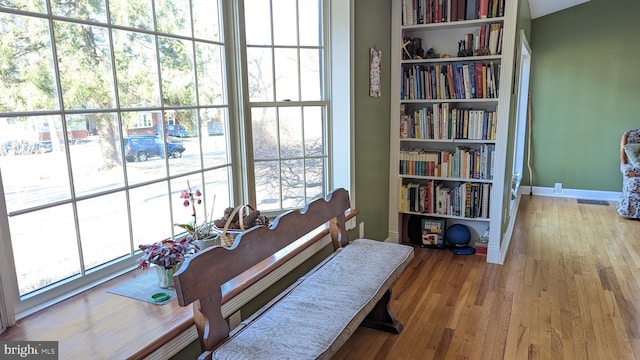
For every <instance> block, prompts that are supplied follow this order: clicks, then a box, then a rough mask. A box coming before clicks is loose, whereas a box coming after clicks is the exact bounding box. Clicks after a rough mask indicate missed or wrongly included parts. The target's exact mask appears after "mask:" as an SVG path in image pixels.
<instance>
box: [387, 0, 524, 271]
mask: <svg viewBox="0 0 640 360" xmlns="http://www.w3.org/2000/svg"><path fill="white" fill-rule="evenodd" d="M460 3H462V4H463V5H464V16H463V19H464V18H465V17H466V18H467V20H463V19H459V18H458V20H459V21H448V20H456V18H455V16H458V17H459V16H461V14H460V13H459V11H460V10H459V9H457V4H460ZM413 4H416V5H415V6H417V7H418V8H417V9H413V10H414V12H412V13H410V12H409V11H410V10H412V9H411V7H412V6H414V5H413ZM443 4H444V8H443V7H442V6H443ZM468 4H478V6H479V7H478V8H476V13H475V18H473V17H472V16H471V17H470V16H469V15H470V14H471V15H473V11H471V13H469V12H468V10H469V9H468V8H467V6H468ZM493 4H495V9H496V10H494V12H493V13H492V12H491V9H492V6H493ZM453 6H456V9H454V8H453ZM472 6H473V5H472ZM480 6H487V7H488V9H489V12H488V13H489V16H487V17H486V18H479V17H481V16H480V15H481V12H482V11H481V9H480ZM516 13H517V4H515V3H514V2H512V1H505V0H445V1H437V0H417V1H410V0H392V27H391V28H392V34H391V39H392V49H394V50H393V51H392V53H391V68H392V69H398V71H392V79H391V94H392V95H391V96H392V100H391V115H390V126H391V131H392V135H391V140H390V143H391V148H390V189H389V193H390V210H389V211H390V212H389V215H390V216H389V219H390V220H389V231H390V233H389V235H390V236H389V237H390V238H391V239H394V238H397V240H398V242H410V239H409V238H408V236H409V233H412V230H411V229H409V228H408V226H410V225H408V224H416V223H417V221H416V220H415V217H435V218H442V219H445V223H446V227H449V226H451V225H453V224H464V225H466V226H467V227H468V228H469V230H470V231H471V233H472V239H471V242H470V243H471V244H473V243H475V242H476V241H477V240H478V239H479V238H480V236H482V235H483V234H484V233H485V231H486V230H487V228H489V234H490V236H489V245H488V253H489V254H488V256H487V261H488V262H497V261H496V259H498V258H499V256H500V254H499V252H500V243H501V241H502V239H501V232H502V223H501V219H502V213H503V203H505V201H503V199H504V197H505V196H508V195H509V194H508V193H506V192H508V190H509V189H505V185H504V184H505V183H506V182H505V175H504V173H505V168H506V161H505V158H506V144H507V142H508V141H507V137H508V132H509V131H508V128H509V111H510V101H511V94H510V92H511V83H512V81H513V80H512V73H513V70H512V67H513V66H512V64H513V62H514V45H513V44H514V41H515V17H516V16H515V15H516ZM455 14H457V15H455ZM503 14H504V16H502V15H503ZM434 19H435V20H434ZM395 49H397V50H395ZM396 129H397V130H396ZM398 131H399V134H400V136H398V135H397V134H398ZM505 191H506V192H505ZM445 240H446V239H445Z"/></svg>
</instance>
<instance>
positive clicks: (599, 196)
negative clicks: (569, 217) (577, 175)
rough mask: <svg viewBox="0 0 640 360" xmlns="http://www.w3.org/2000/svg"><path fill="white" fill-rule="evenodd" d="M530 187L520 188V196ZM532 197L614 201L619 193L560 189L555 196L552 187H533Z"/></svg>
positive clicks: (527, 192)
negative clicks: (560, 191)
mask: <svg viewBox="0 0 640 360" xmlns="http://www.w3.org/2000/svg"><path fill="white" fill-rule="evenodd" d="M530 189H531V187H530V186H521V187H520V194H522V195H528V194H529V192H530ZM533 195H539V196H554V197H565V198H573V199H589V200H607V201H616V200H618V198H619V197H620V192H616V191H600V190H582V189H562V193H559V194H556V193H554V192H553V188H552V187H540V186H534V187H533Z"/></svg>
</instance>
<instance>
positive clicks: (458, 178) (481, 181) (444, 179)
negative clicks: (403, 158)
mask: <svg viewBox="0 0 640 360" xmlns="http://www.w3.org/2000/svg"><path fill="white" fill-rule="evenodd" d="M399 177H400V178H402V179H412V180H414V179H415V180H419V179H422V180H439V181H455V182H472V183H488V184H491V183H492V182H493V179H476V178H462V177H446V176H423V175H404V174H400V175H399Z"/></svg>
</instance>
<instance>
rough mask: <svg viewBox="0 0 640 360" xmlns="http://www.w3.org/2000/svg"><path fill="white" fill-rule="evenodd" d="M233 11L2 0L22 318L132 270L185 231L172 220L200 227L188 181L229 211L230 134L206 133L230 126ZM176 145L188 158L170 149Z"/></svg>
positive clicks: (12, 227)
mask: <svg viewBox="0 0 640 360" xmlns="http://www.w3.org/2000/svg"><path fill="white" fill-rule="evenodd" d="M49 6H50V8H49ZM48 9H50V11H49V10H48ZM220 13H221V11H220V8H219V3H217V2H216V1H210V0H194V1H192V2H191V3H190V2H188V1H175V2H171V1H155V2H151V1H128V0H108V1H91V2H89V1H80V2H66V1H65V2H53V1H51V2H49V3H46V2H45V1H44V0H41V1H21V0H16V1H3V2H1V3H0V33H1V34H0V36H1V37H2V39H3V41H2V43H0V47H2V51H1V54H0V57H2V58H1V59H0V63H1V64H2V65H1V66H0V69H1V70H0V92H2V93H3V96H2V98H1V99H0V144H1V148H0V149H1V150H0V168H1V169H2V185H3V191H4V196H5V198H6V202H5V203H6V211H7V215H8V222H9V231H8V232H6V231H5V233H3V235H2V238H3V239H9V238H10V239H11V240H10V242H11V246H12V254H13V257H12V261H13V262H14V263H15V267H14V270H15V288H16V289H17V291H15V294H13V296H8V298H9V299H11V300H10V301H15V302H16V304H17V305H16V310H17V312H22V311H27V310H28V308H30V307H33V306H37V304H39V303H42V302H45V301H47V299H49V298H51V297H53V296H55V295H57V294H61V293H68V292H71V291H73V289H77V288H79V287H82V286H85V285H88V284H90V283H91V282H93V281H99V280H100V279H103V278H105V277H108V276H110V275H111V276H113V275H114V274H117V273H118V272H119V271H124V270H126V269H130V268H131V267H132V266H133V265H134V264H135V260H136V258H137V257H138V256H137V254H135V252H136V251H137V249H138V245H140V244H143V243H149V242H155V241H159V240H161V239H164V238H167V237H170V236H172V235H175V234H176V233H177V232H181V231H180V229H179V228H175V227H173V226H172V225H171V224H173V223H179V222H180V223H183V222H186V221H188V220H189V219H190V212H188V211H186V210H185V209H184V208H183V205H182V202H181V201H180V200H179V193H180V191H181V190H183V189H185V188H186V186H187V181H188V182H189V183H190V184H191V186H192V187H195V188H198V189H201V190H202V191H203V192H204V193H205V195H208V196H207V197H205V199H204V204H202V205H201V206H203V207H204V206H206V207H207V209H211V207H212V206H214V208H213V211H214V212H215V213H220V214H222V212H223V209H224V208H225V207H226V206H227V205H228V204H230V200H231V199H230V194H232V189H231V186H230V184H232V181H233V173H232V170H231V168H232V165H233V163H232V161H231V158H230V156H229V150H228V143H229V141H228V140H229V138H228V136H225V137H213V136H209V135H208V131H207V125H208V123H209V121H211V120H213V119H219V120H222V121H223V122H224V123H225V124H228V123H229V122H228V121H227V119H228V117H229V111H228V108H229V105H228V100H227V98H228V96H227V83H226V79H225V74H224V73H223V70H222V69H224V66H225V65H224V64H225V61H226V60H225V46H226V44H225V41H224V37H223V33H222V31H220V24H221V22H220V21H219V16H218V14H220ZM169 120H170V121H171V122H172V123H177V124H181V129H182V130H183V132H182V133H180V135H181V136H180V137H177V136H170V134H167V133H166V132H165V128H166V127H165V126H166V124H167V123H168V121H169ZM226 133H227V134H228V132H226ZM185 134H187V135H185ZM176 144H180V145H181V146H183V147H184V148H185V151H184V152H182V154H181V155H182V156H181V157H174V156H171V155H172V154H171V153H170V154H168V152H167V149H171V148H172V147H173V146H174V145H176ZM213 194H215V195H216V202H215V204H213V203H212V200H213ZM200 213H203V212H202V211H201V212H200ZM3 260H4V259H3ZM3 271H4V269H3ZM18 299H19V300H18Z"/></svg>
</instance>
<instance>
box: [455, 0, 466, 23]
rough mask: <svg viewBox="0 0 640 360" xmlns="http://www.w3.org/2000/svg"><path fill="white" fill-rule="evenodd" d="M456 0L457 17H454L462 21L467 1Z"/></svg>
mask: <svg viewBox="0 0 640 360" xmlns="http://www.w3.org/2000/svg"><path fill="white" fill-rule="evenodd" d="M457 1H458V18H457V19H456V20H457V21H462V20H464V18H465V15H466V12H467V10H466V9H467V8H466V4H467V2H466V1H465V0H457Z"/></svg>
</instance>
